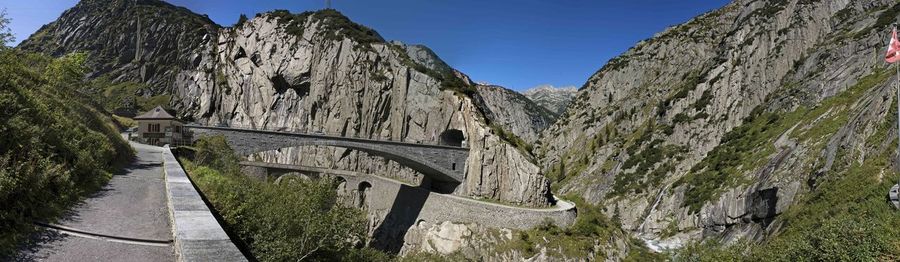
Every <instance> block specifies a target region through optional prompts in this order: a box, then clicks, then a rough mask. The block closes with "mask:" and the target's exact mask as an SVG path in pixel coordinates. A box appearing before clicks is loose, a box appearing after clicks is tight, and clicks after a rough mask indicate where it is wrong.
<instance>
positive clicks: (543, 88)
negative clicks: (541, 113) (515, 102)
mask: <svg viewBox="0 0 900 262" xmlns="http://www.w3.org/2000/svg"><path fill="white" fill-rule="evenodd" d="M576 92H578V89H576V88H575V87H574V86H571V87H559V88H557V87H553V86H552V85H539V86H536V87H532V88H530V89H528V90H525V92H522V94H523V95H525V96H526V97H528V99H531V101H534V102H535V103H537V104H538V105H540V106H542V107H544V108H546V109H547V110H550V112H553V114H554V115H557V116H558V115H562V113H563V112H565V111H566V106H568V105H569V102H571V101H572V99H573V98H575V94H576Z"/></svg>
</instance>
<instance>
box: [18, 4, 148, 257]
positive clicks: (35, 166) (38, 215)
mask: <svg viewBox="0 0 900 262" xmlns="http://www.w3.org/2000/svg"><path fill="white" fill-rule="evenodd" d="M0 18H2V17H0ZM0 29H2V26H0ZM3 45H4V43H0V46H3ZM84 60H85V55H83V54H72V55H68V56H64V57H62V58H57V59H53V58H50V57H47V56H43V55H38V54H32V53H25V52H20V51H17V50H12V49H4V48H2V47H0V109H2V110H0V134H3V135H2V136H0V206H2V207H3V208H2V209H0V256H3V255H8V254H9V253H10V252H12V251H13V249H14V248H15V247H16V246H17V245H19V244H21V243H23V242H26V241H27V234H28V233H29V232H31V231H33V227H32V222H35V221H53V220H54V219H55V218H56V217H58V216H59V215H60V214H61V213H62V212H63V211H64V210H65V209H66V208H68V207H69V206H70V205H71V204H73V203H75V202H76V201H77V200H78V199H79V198H80V197H83V196H85V195H86V194H87V193H91V192H94V191H96V190H97V189H99V188H100V187H101V186H102V185H103V184H105V182H106V181H108V179H109V178H111V176H112V173H113V172H115V171H116V166H118V164H120V163H124V162H125V161H127V160H128V159H130V157H131V156H133V153H132V151H131V148H130V147H129V146H128V144H127V143H126V142H125V141H124V140H122V138H121V136H120V135H119V133H118V131H117V128H116V127H115V126H114V125H113V122H112V121H111V120H110V118H109V117H108V115H107V114H105V113H103V112H102V111H98V110H97V109H96V108H94V107H92V106H91V102H90V101H89V100H87V99H85V98H84V96H82V95H81V94H79V93H78V92H76V91H75V90H76V89H77V87H79V86H83V85H85V84H86V83H85V82H83V81H82V76H83V74H84V72H85V69H84V66H83V63H84Z"/></svg>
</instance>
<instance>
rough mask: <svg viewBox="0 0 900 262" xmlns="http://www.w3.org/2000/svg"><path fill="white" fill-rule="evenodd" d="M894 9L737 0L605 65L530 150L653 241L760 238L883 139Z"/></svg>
mask: <svg viewBox="0 0 900 262" xmlns="http://www.w3.org/2000/svg"><path fill="white" fill-rule="evenodd" d="M898 10H900V6H898V5H897V4H896V2H894V1H882V0H866V1H847V0H836V1H801V0H794V1H764V0H736V1H733V2H732V3H730V4H728V5H726V6H725V7H722V8H720V9H718V10H714V11H712V12H709V13H706V14H703V15H701V16H699V17H697V18H694V19H692V20H690V21H688V22H687V23H684V24H681V25H677V26H674V27H671V28H669V29H667V30H665V31H664V32H661V33H659V34H657V35H655V36H654V37H653V38H650V39H648V40H646V41H641V42H639V43H638V44H637V45H636V46H634V47H633V48H631V49H630V50H628V51H627V52H625V53H624V54H622V55H621V56H619V57H617V58H615V59H612V60H610V61H609V63H608V64H606V65H605V66H604V67H603V68H602V69H600V70H599V71H598V72H597V73H595V74H594V75H593V76H592V77H591V78H590V79H589V80H588V81H587V83H586V84H585V85H584V88H583V89H581V90H580V91H579V92H578V95H577V97H576V98H575V99H574V101H573V102H572V103H573V104H572V105H570V106H569V107H568V109H567V110H566V111H565V113H564V114H563V115H562V116H561V117H560V119H559V120H558V121H557V122H556V123H555V124H554V125H552V126H551V127H550V128H548V129H547V130H546V131H545V132H544V133H543V139H542V140H541V141H540V143H539V144H538V148H537V149H536V152H537V153H536V154H537V155H538V157H539V158H540V159H541V160H540V162H541V165H542V168H543V169H544V171H545V172H547V173H549V174H550V176H551V177H559V178H560V181H563V182H562V184H561V188H562V191H563V193H577V194H580V195H582V196H583V197H585V198H586V199H588V200H589V201H591V202H594V203H598V204H601V205H603V206H605V207H606V209H607V211H608V213H609V214H611V215H612V214H615V215H617V216H618V217H620V219H621V222H622V226H623V227H624V228H625V229H628V230H633V231H636V232H637V233H639V234H641V235H643V236H644V237H645V238H647V239H650V240H652V241H654V243H656V242H655V241H659V243H661V244H664V245H666V246H678V245H679V244H680V243H684V242H685V241H690V240H696V239H699V238H708V237H720V238H723V239H725V240H726V241H731V240H735V239H741V238H748V239H757V240H758V239H763V238H765V236H767V235H769V234H771V233H772V232H777V230H778V226H775V227H773V226H771V225H778V224H779V220H778V215H779V214H781V213H782V212H784V211H785V210H787V209H789V208H790V207H791V206H792V205H793V204H794V201H795V199H797V198H798V197H799V196H800V195H802V194H805V193H806V192H809V191H811V190H815V185H816V184H817V182H816V181H819V180H822V179H826V178H828V177H830V176H840V174H842V172H845V171H846V169H847V166H846V163H863V162H864V161H866V160H868V159H872V158H874V157H878V156H877V155H878V154H876V153H875V152H880V151H879V150H882V149H883V148H884V146H883V145H884V144H885V143H889V142H884V141H889V140H890V139H889V138H888V137H890V136H887V137H885V135H884V134H885V132H887V133H890V132H888V128H889V127H887V126H885V125H881V124H879V123H883V122H884V120H883V119H884V118H885V117H887V116H888V115H889V114H888V112H889V111H890V109H891V103H893V102H894V101H893V100H894V98H893V97H892V96H891V90H892V89H891V87H890V84H889V83H892V81H894V79H892V78H891V74H890V73H889V72H888V70H887V69H886V68H885V66H884V63H883V62H882V61H881V60H880V56H881V54H882V53H883V52H884V50H883V49H881V48H882V46H884V42H885V41H884V39H885V37H886V36H887V35H888V33H889V32H890V30H889V28H888V26H889V24H890V23H891V22H892V21H896V19H897V14H898ZM586 147H587V149H588V150H585V148H586ZM837 163H844V164H837ZM882 172H885V171H884V170H882ZM886 172H890V171H889V170H888V171H886ZM663 242H665V243H663Z"/></svg>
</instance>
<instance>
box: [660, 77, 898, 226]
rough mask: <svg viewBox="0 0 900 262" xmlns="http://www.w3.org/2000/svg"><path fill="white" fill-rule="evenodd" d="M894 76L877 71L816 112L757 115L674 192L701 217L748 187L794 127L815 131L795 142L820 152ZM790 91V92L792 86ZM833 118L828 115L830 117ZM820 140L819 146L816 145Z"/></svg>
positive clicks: (729, 136) (801, 109)
mask: <svg viewBox="0 0 900 262" xmlns="http://www.w3.org/2000/svg"><path fill="white" fill-rule="evenodd" d="M890 75H891V74H890V72H889V70H883V69H882V70H876V71H875V72H873V73H871V74H869V75H867V76H865V77H862V78H861V79H859V81H858V82H857V83H856V85H854V86H851V87H850V88H849V89H848V90H846V91H844V92H842V93H840V94H838V95H836V96H833V97H830V98H828V99H825V100H824V101H822V102H821V103H820V104H819V105H817V106H815V107H808V106H801V107H799V108H798V109H796V110H794V111H791V112H786V113H785V112H764V111H763V110H761V109H757V110H754V112H752V113H751V114H750V116H748V117H747V118H746V119H744V124H743V125H741V126H738V127H736V128H734V129H733V130H731V131H729V132H728V133H726V134H725V136H724V137H722V141H721V143H720V144H719V146H717V147H715V148H714V149H713V150H712V151H711V152H709V153H708V154H707V156H706V158H704V159H703V160H702V161H701V162H700V163H698V164H697V165H695V166H694V167H693V168H691V170H690V172H689V173H688V174H687V175H685V176H684V177H682V178H681V179H679V180H678V181H676V182H675V184H674V185H673V188H676V187H679V186H682V185H685V186H687V190H686V191H685V201H684V206H687V207H689V208H690V210H691V211H692V212H697V211H699V210H700V208H701V207H702V205H703V203H706V202H708V201H710V200H711V199H714V198H716V197H718V196H719V195H720V194H721V193H722V192H723V190H724V189H726V188H730V187H732V186H734V185H737V184H740V183H744V182H746V181H745V178H744V177H743V176H738V175H733V174H741V173H744V172H746V171H752V170H757V169H758V168H759V167H761V166H762V165H763V164H765V162H766V161H767V160H768V157H769V156H771V155H772V154H773V153H775V150H776V149H775V146H774V145H773V142H774V141H775V139H777V138H778V136H780V135H781V134H784V133H785V132H787V131H788V129H790V128H792V127H793V126H795V125H798V124H800V126H802V125H803V124H807V125H810V127H809V128H805V130H808V131H804V132H796V134H797V135H796V136H797V137H796V139H797V140H800V141H802V142H816V143H809V144H814V145H818V148H813V149H817V150H821V149H822V148H821V146H823V145H824V144H825V143H822V142H821V141H818V140H822V139H824V138H826V137H828V134H833V133H835V132H837V129H838V128H839V127H840V126H842V125H843V124H844V123H846V122H847V120H848V119H849V109H848V107H849V106H850V105H851V104H853V103H855V102H856V101H857V100H858V99H859V97H860V96H861V95H862V94H863V93H864V92H865V91H867V90H869V89H871V88H872V87H874V86H875V85H877V84H879V83H883V82H884V81H886V80H887V79H888V77H889V76H890ZM787 88H791V87H790V86H788V87H787ZM826 114H828V115H826ZM813 140H815V141H813Z"/></svg>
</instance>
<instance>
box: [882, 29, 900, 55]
mask: <svg viewBox="0 0 900 262" xmlns="http://www.w3.org/2000/svg"><path fill="white" fill-rule="evenodd" d="M884 61H887V62H888V63H893V62H897V61H900V41H897V29H896V28H895V29H894V30H893V32H891V43H890V44H888V50H887V54H885V55H884Z"/></svg>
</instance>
